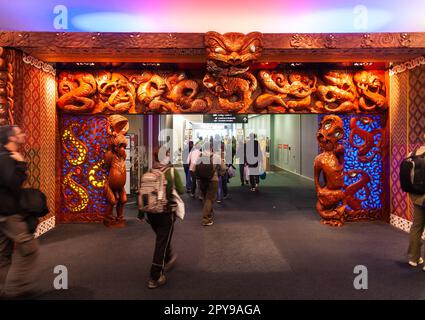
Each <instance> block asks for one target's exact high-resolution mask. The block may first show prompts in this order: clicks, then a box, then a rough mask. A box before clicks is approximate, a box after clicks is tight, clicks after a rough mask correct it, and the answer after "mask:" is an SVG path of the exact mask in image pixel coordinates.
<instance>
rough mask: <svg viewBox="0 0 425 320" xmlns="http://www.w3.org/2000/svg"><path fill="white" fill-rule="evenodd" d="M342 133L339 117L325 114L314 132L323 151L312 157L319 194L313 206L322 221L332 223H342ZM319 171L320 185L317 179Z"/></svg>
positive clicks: (343, 195) (344, 205) (344, 203)
mask: <svg viewBox="0 0 425 320" xmlns="http://www.w3.org/2000/svg"><path fill="white" fill-rule="evenodd" d="M343 137H344V126H343V122H342V120H341V118H340V117H338V116H335V115H329V116H325V117H324V118H323V120H322V121H321V123H320V127H319V130H318V132H317V141H318V142H319V146H320V148H321V149H322V151H323V152H322V153H321V154H319V155H318V156H317V157H316V159H315V160H314V183H315V185H316V191H317V197H318V201H317V204H316V209H317V211H318V212H319V214H320V216H321V217H322V221H321V223H323V224H326V225H330V226H334V227H340V226H342V225H343V224H344V212H345V207H346V201H345V194H344V191H343V187H344V147H343V146H342V145H341V144H340V143H339V142H340V140H341V139H342V138H343ZM321 174H322V175H323V181H324V184H323V185H322V184H321V182H320V176H321Z"/></svg>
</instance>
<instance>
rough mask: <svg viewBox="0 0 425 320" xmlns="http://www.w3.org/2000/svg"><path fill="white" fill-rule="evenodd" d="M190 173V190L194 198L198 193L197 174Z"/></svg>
mask: <svg viewBox="0 0 425 320" xmlns="http://www.w3.org/2000/svg"><path fill="white" fill-rule="evenodd" d="M189 172H190V177H191V180H192V181H191V183H192V184H191V186H190V187H191V188H190V193H191V194H192V196H194V195H195V193H196V174H195V172H193V171H189Z"/></svg>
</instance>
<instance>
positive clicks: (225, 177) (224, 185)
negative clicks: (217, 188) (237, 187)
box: [221, 173, 229, 197]
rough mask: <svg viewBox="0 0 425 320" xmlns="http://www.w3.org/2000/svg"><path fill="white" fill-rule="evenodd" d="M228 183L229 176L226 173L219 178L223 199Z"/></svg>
mask: <svg viewBox="0 0 425 320" xmlns="http://www.w3.org/2000/svg"><path fill="white" fill-rule="evenodd" d="M228 182H229V175H228V174H227V173H225V174H224V175H223V176H222V177H221V191H223V192H222V195H223V197H226V196H227V184H228Z"/></svg>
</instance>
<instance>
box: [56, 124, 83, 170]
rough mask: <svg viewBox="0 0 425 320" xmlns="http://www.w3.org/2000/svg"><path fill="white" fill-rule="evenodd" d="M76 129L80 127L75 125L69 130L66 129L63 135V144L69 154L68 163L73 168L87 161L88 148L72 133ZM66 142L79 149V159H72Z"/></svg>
mask: <svg viewBox="0 0 425 320" xmlns="http://www.w3.org/2000/svg"><path fill="white" fill-rule="evenodd" d="M74 127H78V125H77V124H75V123H73V124H71V125H70V126H69V127H68V128H66V129H65V130H64V132H63V135H62V144H63V147H64V149H65V150H66V151H67V152H68V153H67V155H66V157H67V159H68V161H69V162H70V163H71V164H72V165H73V166H78V165H80V164H82V163H83V162H84V161H85V160H86V156H87V147H86V146H85V145H84V144H83V143H82V142H81V141H80V140H78V139H77V138H76V137H75V136H74V134H73V132H72V129H73V128H74ZM66 141H69V142H70V143H71V144H72V145H73V146H74V147H75V148H76V149H77V151H78V157H77V158H71V156H70V152H69V150H68V148H67V147H66V144H65V142H66Z"/></svg>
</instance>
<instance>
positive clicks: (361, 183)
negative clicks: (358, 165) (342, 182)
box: [344, 169, 370, 214]
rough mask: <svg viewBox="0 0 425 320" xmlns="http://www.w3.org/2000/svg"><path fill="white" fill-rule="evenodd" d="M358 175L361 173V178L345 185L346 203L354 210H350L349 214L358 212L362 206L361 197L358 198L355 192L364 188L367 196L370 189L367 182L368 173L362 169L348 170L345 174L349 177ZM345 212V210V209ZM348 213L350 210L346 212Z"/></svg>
mask: <svg viewBox="0 0 425 320" xmlns="http://www.w3.org/2000/svg"><path fill="white" fill-rule="evenodd" d="M358 175H361V178H360V179H359V180H358V181H357V182H354V183H353V184H350V185H348V186H346V187H345V192H344V194H345V200H346V201H347V204H348V205H349V206H350V208H352V209H353V210H354V212H351V214H355V212H358V211H360V210H361V208H362V201H363V200H362V199H359V198H358V197H357V196H356V193H357V192H358V191H360V190H361V189H363V188H364V190H365V192H366V197H369V195H370V190H369V187H368V186H367V184H368V183H369V182H370V177H369V175H368V174H367V173H366V172H365V171H363V170H359V169H357V170H350V171H348V172H347V176H348V177H350V178H354V177H357V176H358ZM346 212H347V211H346ZM348 214H350V212H348Z"/></svg>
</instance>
